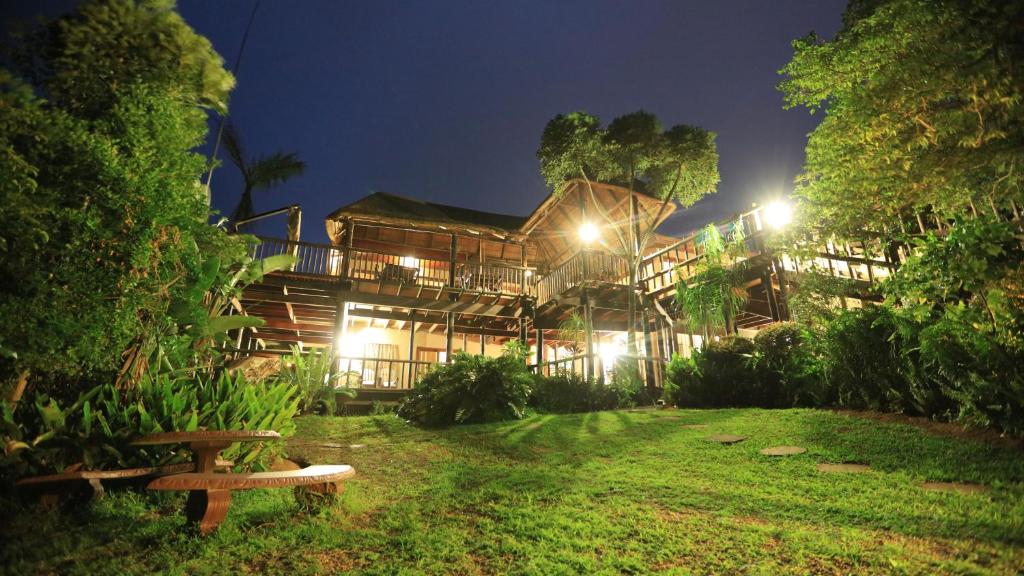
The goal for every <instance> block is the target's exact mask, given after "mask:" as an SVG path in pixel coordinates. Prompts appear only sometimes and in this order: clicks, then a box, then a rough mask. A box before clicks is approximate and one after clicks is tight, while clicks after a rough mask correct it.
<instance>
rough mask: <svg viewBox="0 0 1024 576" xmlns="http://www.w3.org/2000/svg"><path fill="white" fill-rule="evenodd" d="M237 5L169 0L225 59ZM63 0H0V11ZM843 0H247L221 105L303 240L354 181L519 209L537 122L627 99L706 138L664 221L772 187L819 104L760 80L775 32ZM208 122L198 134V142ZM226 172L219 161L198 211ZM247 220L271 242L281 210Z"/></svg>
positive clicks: (679, 224)
mask: <svg viewBox="0 0 1024 576" xmlns="http://www.w3.org/2000/svg"><path fill="white" fill-rule="evenodd" d="M254 1H255V0H224V1H211V0H179V8H180V11H181V13H182V14H183V16H184V17H185V19H186V20H187V21H188V22H189V23H190V24H191V25H192V26H193V27H194V28H195V29H196V30H197V31H198V32H199V33H200V34H203V35H205V36H206V37H208V38H210V40H211V41H212V42H213V45H214V47H215V48H216V49H217V50H218V51H219V52H220V53H221V55H222V56H223V57H224V59H225V62H226V63H227V64H228V65H229V66H230V65H231V64H232V63H233V62H234V59H235V55H236V53H237V50H238V46H239V43H240V41H241V38H242V34H243V31H244V29H245V25H246V22H247V20H248V17H249V14H250V11H251V10H252V6H253V2H254ZM4 4H7V2H4ZM69 4H70V5H73V4H74V2H68V1H59V0H54V1H44V2H41V3H36V2H30V1H26V2H21V3H20V4H18V5H15V6H14V10H13V11H10V10H9V9H10V8H11V6H12V5H10V4H7V10H8V13H7V14H4V18H5V21H8V22H9V21H11V20H12V19H13V18H14V17H15V16H19V17H23V16H25V15H26V14H28V13H31V12H35V11H40V10H41V11H43V12H47V13H50V14H51V15H52V14H53V13H54V12H59V11H60V10H62V9H65V8H66V7H67V6H68V5H69ZM844 6H845V2H844V1H839V0H828V1H826V0H806V1H792V0H772V1H754V0H749V1H724V0H717V1H714V2H704V1H702V2H697V1H689V2H683V1H666V2H656V1H648V0H632V1H622V0H608V1H579V2H568V1H552V0H540V1H525V0H515V1H511V0H510V1H506V2H495V1H485V0H475V1H455V0H435V1H433V2H423V1H417V2H413V1H402V2H397V1H363V2H343V1H337V0H320V1H312V0H308V1H307V0H302V1H285V0H263V1H262V3H261V5H260V7H259V10H258V12H257V14H256V20H255V23H254V25H253V29H252V32H251V35H250V37H249V43H248V45H247V47H246V50H245V54H244V56H243V60H242V65H241V70H240V73H239V74H238V85H237V87H236V89H235V92H234V94H233V95H232V99H231V115H232V117H233V120H234V122H235V123H236V125H237V127H238V129H239V132H240V133H241V134H242V139H243V141H244V143H245V145H246V146H247V148H248V151H249V153H250V154H267V153H271V152H274V151H277V150H284V151H295V152H298V153H299V155H300V156H301V157H302V158H303V159H304V160H305V161H306V163H307V164H308V168H307V171H306V174H305V175H303V176H301V177H299V178H296V179H294V180H292V181H290V182H288V183H286V184H284V185H282V186H279V187H278V188H274V189H271V190H269V191H261V192H258V193H257V194H256V196H255V201H256V210H257V211H262V210H269V209H272V208H276V207H278V206H284V205H288V204H292V203H298V204H301V205H302V207H303V221H304V222H303V227H304V230H303V239H304V240H310V241H325V240H326V234H325V232H324V228H323V217H324V216H325V215H326V214H327V213H328V212H330V211H332V210H334V209H335V208H338V207H340V206H342V205H344V204H347V203H349V202H352V201H354V200H356V199H358V198H360V197H362V196H364V195H366V194H368V193H370V192H372V191H385V192H391V193H394V194H401V195H405V196H411V197H415V198H420V199H424V200H430V201H434V202H441V203H447V204H456V205H459V206H465V207H468V208H475V209H479V210H487V211H493V212H501V213H508V214H519V215H525V214H527V213H529V212H530V211H531V210H532V209H533V208H534V207H535V206H536V205H537V204H538V203H539V202H540V201H541V200H542V199H543V198H544V196H545V195H546V194H547V193H548V190H547V189H546V188H545V185H544V182H543V180H542V179H541V177H540V175H539V172H538V163H537V160H536V157H535V152H536V149H537V146H538V143H539V140H540V134H541V131H542V130H543V129H544V125H545V123H546V122H547V121H548V120H549V119H550V118H551V117H553V116H554V115H556V114H559V113H563V112H570V111H573V110H586V111H588V112H590V113H592V114H596V115H597V116H599V117H600V118H601V119H602V121H604V122H608V121H610V120H612V119H613V118H614V117H616V116H618V115H621V114H624V113H628V112H632V111H635V110H638V109H644V110H648V111H650V112H653V113H654V114H656V115H657V116H658V117H659V118H660V119H661V121H662V123H663V124H664V125H665V127H666V128H667V127H669V126H671V125H673V124H677V123H687V124H695V125H699V126H702V127H704V128H706V129H709V130H712V131H714V132H717V133H718V150H719V154H720V156H721V162H720V165H719V168H720V171H721V175H722V181H721V184H720V185H719V189H718V193H717V194H716V195H714V196H711V197H709V198H707V199H705V200H704V201H702V202H700V203H698V204H697V205H695V206H694V207H692V208H690V209H689V210H680V211H678V212H677V213H676V215H675V216H673V217H672V219H670V220H669V221H668V223H666V224H665V225H664V226H663V227H662V229H661V230H662V231H663V232H667V233H681V232H684V231H687V230H690V229H692V228H694V227H696V226H699V225H701V224H703V223H705V222H707V221H709V220H711V219H720V218H724V217H727V216H729V215H730V214H733V213H735V212H737V211H740V210H743V209H745V208H748V207H749V206H750V205H751V203H752V202H765V201H766V200H769V199H772V198H775V197H779V196H782V195H785V194H787V193H788V192H790V191H791V190H792V181H793V177H794V176H795V175H796V173H797V172H798V171H799V169H800V166H801V164H802V162H803V157H804V153H803V149H804V144H805V141H806V135H807V133H808V132H810V131H811V130H812V129H813V128H814V126H815V125H816V123H817V122H818V120H819V119H820V116H811V115H809V114H808V113H807V111H806V110H803V109H796V110H790V111H784V110H783V109H782V96H781V94H780V93H779V92H778V91H777V90H776V89H775V85H776V84H777V83H778V81H779V77H778V75H777V70H778V69H779V68H781V67H782V66H783V65H784V64H785V63H786V62H787V61H788V60H789V58H790V56H791V54H792V49H791V47H790V42H791V41H792V40H793V39H795V38H798V37H800V36H803V35H805V34H807V33H808V32H810V31H812V30H813V31H815V32H817V33H818V34H819V35H823V36H826V37H830V36H831V35H832V34H834V33H835V31H836V30H837V29H838V28H839V26H840V24H841V16H842V12H843V8H844ZM212 137H213V136H212V135H211V140H212ZM240 191H241V178H240V177H239V176H238V174H237V172H236V171H235V169H234V167H233V166H231V165H225V166H224V167H222V168H221V169H219V170H218V171H217V172H216V173H215V175H214V180H213V194H214V204H215V207H216V208H219V209H220V210H221V211H222V212H230V210H231V208H232V207H233V206H234V203H235V202H236V201H237V199H238V195H239V193H240ZM256 231H258V232H262V233H267V234H272V235H277V236H283V235H284V221H283V219H279V220H276V221H273V222H267V223H265V224H263V225H261V226H260V227H259V228H258V229H257V230H256Z"/></svg>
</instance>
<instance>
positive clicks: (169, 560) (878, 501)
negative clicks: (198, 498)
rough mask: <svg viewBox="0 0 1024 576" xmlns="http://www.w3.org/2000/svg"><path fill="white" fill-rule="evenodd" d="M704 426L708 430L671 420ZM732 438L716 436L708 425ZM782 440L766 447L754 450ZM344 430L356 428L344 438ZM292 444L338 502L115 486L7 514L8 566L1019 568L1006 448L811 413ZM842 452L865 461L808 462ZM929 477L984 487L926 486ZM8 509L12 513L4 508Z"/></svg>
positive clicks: (839, 457)
mask: <svg viewBox="0 0 1024 576" xmlns="http://www.w3.org/2000/svg"><path fill="white" fill-rule="evenodd" d="M692 424H704V425H706V428H693V427H686V425H692ZM715 433H730V434H740V435H746V436H749V439H748V440H746V441H745V442H741V443H739V444H735V445H732V446H723V445H719V444H715V443H712V442H709V441H707V440H706V439H705V438H706V437H707V436H708V435H710V434H715ZM784 444H789V445H799V446H804V447H806V448H807V452H806V453H805V454H801V455H797V456H788V457H783V458H771V457H767V456H762V455H761V454H759V453H758V451H759V450H760V449H762V448H765V447H769V446H775V445H784ZM352 445H357V446H356V447H352ZM289 452H290V453H291V454H292V455H294V456H300V457H304V458H306V459H308V460H310V461H312V462H315V463H349V464H352V465H354V466H355V467H356V470H357V477H356V478H355V479H353V480H352V481H350V482H349V483H348V490H347V491H346V492H345V494H344V496H343V497H342V498H341V500H340V502H339V503H338V504H337V505H335V506H334V507H332V508H330V509H327V510H325V511H323V512H320V513H319V514H313V515H308V514H302V513H300V512H298V510H297V509H296V505H295V503H294V500H293V499H292V496H291V493H290V492H289V491H287V490H277V491H252V492H242V493H236V496H235V497H234V501H233V503H232V507H231V512H230V514H229V516H228V520H227V522H225V524H224V525H223V526H222V527H221V529H220V530H219V531H218V532H217V533H216V534H215V535H213V536H211V537H208V538H204V539H200V538H196V537H194V536H189V535H187V534H184V533H182V532H181V530H180V528H181V526H182V523H183V517H182V515H181V514H180V512H179V510H180V505H181V502H182V498H183V497H182V496H171V497H166V496H165V497H157V496H155V495H137V494H118V495H114V496H112V497H109V498H107V499H106V500H105V501H103V502H102V503H99V504H97V505H94V506H92V507H91V508H89V509H87V510H85V511H82V512H80V513H77V514H76V515H67V514H64V515H61V514H56V513H39V514H32V513H28V512H27V511H25V510H17V509H15V510H10V508H9V507H8V508H7V509H6V510H5V511H4V515H5V522H4V526H3V528H2V536H3V544H2V546H3V551H2V558H0V559H2V566H3V570H5V571H6V573H10V574H48V573H53V574H97V573H152V572H164V573H171V574H237V573H287V574H313V573H344V572H351V573H366V574H419V573H427V574H505V573H514V574H622V573H625V574H646V573H655V572H658V573H665V574H691V573H695V574H704V573H724V574H779V573H793V574H808V573H810V574H861V573H863V574H1017V573H1019V571H1021V570H1022V569H1024V453H1022V452H1021V451H1020V450H1019V449H1014V448H1007V447H997V446H993V445H990V444H983V443H981V442H978V441H974V440H965V439H958V438H950V437H938V436H933V435H929V434H927V433H925V432H923V431H922V430H921V429H919V428H916V427H912V426H909V425H903V424H891V423H881V422H877V421H874V420H868V419H863V418H855V417H851V416H846V415H841V414H836V413H832V412H827V411H817V410H778V411H768V410H709V411H697V410H659V411H653V410H651V411H639V412H628V411H618V412H601V413H594V414H579V415H568V416H546V415H541V416H534V417H531V418H528V419H525V420H521V421H516V422H507V423H500V424H492V425H482V426H464V427H458V428H452V429H448V430H439V431H433V430H420V429H417V428H414V427H411V426H409V425H407V424H405V423H404V422H402V421H401V420H399V419H397V418H394V417H386V416H381V417H364V418H303V419H301V420H300V422H299V433H298V434H297V436H296V437H295V438H293V439H292V440H291V441H290V442H289ZM823 462H832V463H839V462H860V463H865V464H870V465H871V467H872V470H871V471H869V472H867V473H863V474H851V473H841V474H836V473H832V474H826V473H822V472H818V471H817V470H816V469H815V466H816V464H818V463H823ZM925 481H958V482H972V483H981V484H985V485H987V486H988V487H989V488H990V489H989V490H988V491H987V492H983V493H959V492H940V491H932V490H926V489H924V488H922V487H921V486H920V485H921V483H922V482H925ZM8 520H9V521H8Z"/></svg>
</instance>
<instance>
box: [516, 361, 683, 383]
mask: <svg viewBox="0 0 1024 576" xmlns="http://www.w3.org/2000/svg"><path fill="white" fill-rule="evenodd" d="M636 360H637V365H638V367H639V370H640V379H641V381H642V382H643V381H646V380H647V366H648V364H650V365H651V366H652V368H653V370H654V371H655V373H659V371H660V370H661V369H662V366H661V365H662V364H664V363H665V362H666V360H663V359H660V358H648V357H646V356H637V357H636ZM530 368H531V369H532V370H534V371H538V370H539V372H537V373H539V374H540V375H542V376H558V375H563V374H564V375H567V374H576V375H579V376H586V375H587V374H588V370H592V374H593V376H594V377H595V378H604V379H605V381H608V380H610V379H611V377H612V375H613V373H614V369H615V366H614V363H613V362H612V361H608V360H606V359H605V358H604V357H603V356H601V355H600V354H577V355H575V356H569V357H567V358H558V359H556V360H548V361H546V362H542V363H540V365H537V364H533V365H531V366H530Z"/></svg>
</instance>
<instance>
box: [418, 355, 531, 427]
mask: <svg viewBox="0 0 1024 576" xmlns="http://www.w3.org/2000/svg"><path fill="white" fill-rule="evenodd" d="M532 384H533V375H532V374H530V372H529V370H528V369H527V367H526V348H525V347H524V346H523V345H522V344H520V343H519V342H516V341H512V342H510V343H509V344H508V345H506V347H505V350H504V352H503V353H502V355H501V356H500V357H498V358H487V357H484V356H474V355H470V354H466V353H464V352H460V353H458V354H456V355H455V356H454V357H453V358H452V362H451V363H450V364H439V365H437V366H435V367H434V368H433V369H432V370H431V371H430V372H429V373H428V374H427V375H426V376H424V377H423V379H422V380H420V382H419V383H418V384H417V385H416V388H414V389H413V391H412V393H411V394H410V395H409V396H408V398H406V400H405V402H403V403H402V406H401V408H399V411H398V414H399V415H400V416H401V417H403V418H406V419H408V420H411V421H413V422H416V423H419V424H423V425H425V426H448V425H451V424H469V423H480V422H493V421H498V420H511V419H516V418H522V417H523V414H524V411H525V410H526V405H527V400H528V398H529V395H530V388H531V386H532Z"/></svg>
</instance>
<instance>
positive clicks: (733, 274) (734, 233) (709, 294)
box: [675, 220, 747, 340]
mask: <svg viewBox="0 0 1024 576" xmlns="http://www.w3.org/2000/svg"><path fill="white" fill-rule="evenodd" d="M697 247H698V250H699V252H700V254H701V256H702V258H701V259H700V260H699V261H698V262H697V265H696V267H695V269H694V270H693V274H692V275H690V276H689V277H688V278H684V276H683V273H682V270H681V269H680V270H677V274H676V298H675V299H676V306H677V307H678V310H679V312H680V315H681V317H682V318H683V320H685V321H686V323H687V324H688V325H689V328H690V331H691V332H692V333H697V334H701V335H702V336H703V338H704V339H705V340H708V339H709V338H710V337H711V336H712V335H715V334H716V333H717V332H718V331H720V330H722V331H725V333H727V334H728V333H731V332H733V331H734V329H733V321H734V320H735V318H736V315H737V314H738V313H739V312H740V310H741V309H742V308H743V303H744V302H745V301H746V299H747V292H746V290H744V288H743V284H744V272H745V269H744V266H743V265H742V264H738V260H737V257H738V256H740V255H744V256H745V255H746V248H745V246H744V235H743V222H742V221H739V220H737V221H736V222H734V223H732V224H731V225H730V226H729V233H728V238H723V237H722V233H721V232H720V231H719V230H718V227H717V226H715V225H714V224H708V225H707V226H706V227H705V228H704V230H703V231H701V233H700V235H699V237H698V238H697Z"/></svg>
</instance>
